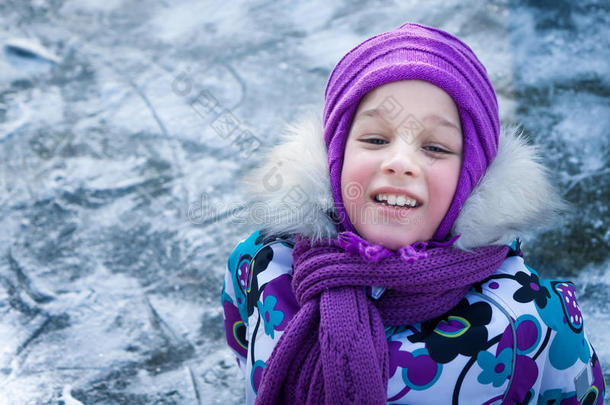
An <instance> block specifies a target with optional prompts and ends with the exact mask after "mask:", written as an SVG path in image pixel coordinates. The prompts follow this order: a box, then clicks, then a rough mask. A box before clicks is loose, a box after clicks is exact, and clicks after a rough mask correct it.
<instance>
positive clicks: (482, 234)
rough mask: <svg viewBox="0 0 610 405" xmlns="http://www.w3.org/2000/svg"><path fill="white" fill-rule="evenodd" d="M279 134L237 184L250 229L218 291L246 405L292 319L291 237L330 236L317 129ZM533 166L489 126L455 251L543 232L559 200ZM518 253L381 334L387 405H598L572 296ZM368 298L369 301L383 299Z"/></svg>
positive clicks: (504, 132)
mask: <svg viewBox="0 0 610 405" xmlns="http://www.w3.org/2000/svg"><path fill="white" fill-rule="evenodd" d="M288 129H289V130H288V131H287V132H286V133H284V134H283V136H282V138H283V139H282V142H280V144H278V145H277V146H274V147H273V148H272V149H271V150H270V153H269V154H268V155H267V156H266V159H265V160H264V163H263V165H261V166H260V167H258V168H257V169H254V170H252V171H250V172H248V174H247V177H246V178H245V179H244V180H245V181H244V183H243V185H244V186H245V187H246V189H247V191H248V193H247V195H246V198H247V199H249V200H250V201H249V202H250V204H249V206H251V207H255V209H253V213H252V214H253V215H251V219H252V218H253V217H256V218H257V219H258V220H259V221H258V223H257V226H258V228H259V229H260V230H259V231H256V232H254V233H253V234H252V235H251V236H249V237H248V238H246V239H245V240H243V241H241V242H240V243H239V244H238V245H237V246H236V248H235V249H234V250H233V252H232V253H231V254H230V257H229V259H228V266H227V272H226V277H225V282H224V288H223V290H222V300H221V301H222V305H223V307H224V315H225V325H226V335H227V342H228V344H229V346H230V347H231V349H232V350H233V351H234V352H235V355H236V356H237V361H238V364H239V366H240V368H241V370H242V371H243V373H244V379H245V390H246V400H247V403H249V404H251V403H253V402H254V400H255V397H256V390H257V387H258V386H259V384H260V381H261V375H262V371H263V370H264V367H265V362H266V361H267V359H268V358H269V356H270V355H271V352H272V350H273V348H274V346H275V344H276V343H277V341H278V339H279V338H280V336H281V335H282V332H283V331H284V330H285V329H286V326H287V324H288V322H290V319H291V318H292V317H293V316H294V314H295V313H296V312H297V310H298V308H299V305H298V303H297V302H296V299H295V297H294V295H293V293H292V287H291V279H292V246H293V242H292V240H291V239H292V236H291V235H295V234H301V235H303V236H305V237H308V238H310V239H312V240H318V239H321V238H326V237H335V236H336V234H337V230H336V227H335V223H336V222H335V221H336V218H335V216H336V213H335V212H334V200H333V197H332V191H331V187H330V178H329V174H328V163H327V155H326V146H325V144H324V141H323V134H322V126H321V123H320V121H319V120H318V119H304V120H301V121H300V122H297V123H296V124H295V125H293V126H291V127H289V128H288ZM539 161H540V158H539V157H538V156H537V155H536V149H535V148H534V147H531V146H529V145H528V144H527V142H526V141H525V140H524V139H523V138H522V137H521V135H520V133H519V130H518V127H514V126H502V127H501V131H500V137H499V143H498V154H497V156H496V158H495V159H494V161H493V162H492V163H491V164H490V165H489V167H488V168H487V171H486V173H485V175H484V176H483V178H482V179H481V180H480V182H479V183H478V184H477V186H476V187H475V189H474V190H473V191H472V193H471V194H470V195H469V196H468V198H467V200H466V201H465V203H464V205H463V206H462V209H461V211H460V213H459V215H458V218H457V219H456V221H455V223H454V224H453V227H452V230H451V234H452V235H458V234H459V235H460V237H459V238H458V239H457V241H455V243H454V246H455V247H456V248H459V249H471V248H474V247H478V246H487V245H511V242H513V241H515V240H516V239H517V238H518V237H527V235H528V233H529V231H530V230H538V229H541V227H543V226H546V225H547V224H548V223H552V221H553V220H554V217H553V213H554V212H555V211H556V209H557V208H559V205H560V204H557V203H558V202H559V201H561V199H560V197H559V196H558V195H557V194H556V192H555V191H554V189H553V187H552V186H551V184H550V182H549V180H548V178H547V175H546V171H545V169H544V167H542V166H541V165H540V164H539V163H538V162H539ZM254 214H255V215H254ZM259 225H260V226H259ZM273 235H275V236H273ZM519 250H520V249H519V247H518V246H517V244H516V243H513V244H512V245H511V253H510V254H509V255H508V257H507V258H506V259H505V261H504V262H503V264H502V265H501V266H500V267H499V268H498V269H497V271H496V272H495V274H493V275H492V276H491V277H489V278H488V279H486V280H484V281H483V282H480V283H478V284H476V285H474V286H473V287H472V289H471V291H470V292H469V293H468V294H467V295H466V296H465V297H464V299H462V301H461V302H460V303H459V304H458V305H457V306H456V307H455V308H453V309H452V310H450V311H449V312H447V313H446V314H445V315H444V316H441V317H439V318H436V319H431V320H428V321H426V322H423V323H421V324H415V325H386V336H387V341H388V349H389V359H390V363H389V365H390V370H389V372H390V375H391V378H390V380H389V383H388V393H387V398H388V403H392V404H411V405H415V404H434V405H441V404H467V405H473V404H474V405H483V404H485V405H487V404H500V403H503V404H545V405H547V404H548V405H551V404H555V405H569V404H579V403H580V404H597V405H599V404H602V403H603V397H604V391H605V385H604V384H605V383H604V381H603V378H602V371H601V367H600V364H599V360H598V358H597V356H596V354H595V351H594V350H593V348H592V347H591V345H590V344H589V341H588V339H587V337H586V334H585V330H584V325H585V321H584V320H583V317H582V314H581V312H580V309H579V307H578V303H577V301H576V297H575V289H574V285H573V284H572V283H570V282H568V281H559V280H549V279H544V278H540V277H539V275H538V274H537V273H536V272H535V271H534V270H532V269H531V268H529V267H528V266H527V265H526V264H525V263H524V261H523V258H522V257H521V254H520V251H519ZM368 291H369V294H370V295H371V299H375V297H379V294H380V293H383V290H381V289H376V288H372V289H368Z"/></svg>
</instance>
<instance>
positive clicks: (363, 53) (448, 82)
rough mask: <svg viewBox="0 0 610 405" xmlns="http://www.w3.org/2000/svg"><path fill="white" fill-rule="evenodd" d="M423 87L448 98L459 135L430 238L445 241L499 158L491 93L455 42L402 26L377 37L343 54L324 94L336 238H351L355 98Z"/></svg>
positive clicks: (468, 53)
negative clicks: (389, 86) (348, 183)
mask: <svg viewBox="0 0 610 405" xmlns="http://www.w3.org/2000/svg"><path fill="white" fill-rule="evenodd" d="M407 79H418V80H425V81H428V82H430V83H432V84H434V85H436V86H438V87H440V88H441V89H443V90H444V91H445V92H446V93H447V94H449V95H450V96H451V98H453V100H454V102H455V104H456V106H457V108H458V113H459V115H460V120H461V123H462V132H463V136H464V139H463V145H464V147H463V151H464V156H463V163H462V170H461V173H460V177H459V181H458V185H457V188H456V192H455V195H454V197H453V201H452V203H451V205H450V207H449V210H448V211H447V214H446V215H445V217H444V219H443V221H442V222H441V224H440V225H439V227H438V229H437V230H436V233H435V235H434V237H433V239H434V240H438V241H441V240H444V239H445V238H446V237H447V236H448V234H449V232H450V231H451V227H452V225H453V223H454V222H455V220H456V218H457V216H458V214H459V212H460V209H461V208H462V205H463V204H464V202H465V201H466V198H467V197H468V195H469V194H470V192H471V191H472V189H473V188H474V187H475V186H476V185H477V183H478V181H479V180H480V179H481V177H482V176H483V174H484V173H485V170H486V169H487V166H488V165H489V164H490V163H491V162H492V161H493V159H494V157H495V156H496V153H497V150H498V137H499V134H500V120H499V116H498V102H497V99H496V94H495V91H494V88H493V86H492V84H491V82H490V81H489V79H488V77H487V73H486V70H485V67H484V66H483V65H482V64H481V62H480V61H479V60H478V59H477V57H476V55H475V54H474V52H473V51H472V50H471V49H470V48H469V47H468V46H467V45H466V44H464V43H463V42H462V41H460V40H459V39H458V38H456V37H455V36H453V35H451V34H449V33H447V32H444V31H442V30H439V29H436V28H432V27H427V26H424V25H420V24H414V23H407V24H404V25H402V26H400V27H398V28H396V29H394V30H392V31H389V32H385V33H382V34H379V35H376V36H374V37H372V38H370V39H368V40H366V41H364V42H363V43H361V44H360V45H358V46H356V47H355V48H354V49H352V50H351V51H350V52H348V53H347V54H346V55H345V56H344V57H343V58H342V59H341V60H340V61H339V63H338V64H337V66H336V67H335V68H334V70H333V71H332V73H331V75H330V78H329V80H328V84H327V86H326V92H325V105H324V140H325V142H326V147H327V150H328V165H329V171H330V183H331V187H332V192H333V199H334V202H335V208H336V210H337V214H338V216H339V219H340V221H341V224H340V226H339V231H344V230H346V231H350V232H356V230H355V228H354V226H353V224H352V223H351V221H350V219H349V217H348V215H347V212H346V211H345V208H344V203H343V199H342V196H341V169H342V166H343V153H344V150H345V144H346V140H347V137H348V135H349V131H350V127H351V123H352V120H353V116H354V113H355V111H356V109H357V107H358V104H359V102H360V100H361V99H362V97H363V96H364V95H365V94H366V93H367V92H369V91H371V90H373V89H375V88H376V87H379V86H381V85H383V84H386V83H389V82H394V81H398V80H407Z"/></svg>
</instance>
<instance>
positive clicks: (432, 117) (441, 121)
mask: <svg viewBox="0 0 610 405" xmlns="http://www.w3.org/2000/svg"><path fill="white" fill-rule="evenodd" d="M422 121H425V122H433V123H435V124H437V125H440V126H443V127H449V128H453V129H455V130H456V131H458V132H459V133H462V130H461V129H460V128H458V126H457V125H455V124H454V123H453V122H451V121H449V120H448V119H446V118H445V117H441V116H440V115H436V114H428V115H426V116H425V117H424V118H423V119H422Z"/></svg>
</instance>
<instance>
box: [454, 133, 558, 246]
mask: <svg viewBox="0 0 610 405" xmlns="http://www.w3.org/2000/svg"><path fill="white" fill-rule="evenodd" d="M541 161H542V159H541V157H540V155H539V152H538V149H537V148H536V146H534V145H530V144H528V143H527V140H526V138H525V136H524V135H523V131H522V130H521V128H520V127H519V126H518V125H502V126H501V128H500V138H499V143H498V154H497V155H496V157H495V159H494V160H493V162H492V163H491V164H490V165H489V167H488V168H487V171H486V173H485V175H484V176H483V177H482V178H481V180H480V181H479V183H478V184H477V186H476V187H475V188H474V189H473V191H472V193H471V194H470V195H469V196H468V198H467V199H466V202H465V203H464V205H463V206H462V209H461V211H460V213H459V215H458V217H457V219H456V221H455V223H454V224H453V228H452V231H451V233H452V234H453V235H456V234H460V235H461V236H460V238H459V239H458V240H457V241H456V242H455V244H454V246H456V247H457V248H460V249H464V250H467V249H472V248H475V247H477V246H486V245H504V244H509V243H510V242H512V241H513V240H514V239H515V238H516V237H517V236H521V237H523V236H524V235H525V234H528V233H532V232H533V231H539V230H540V228H544V227H548V226H549V225H551V224H552V223H553V221H554V220H555V219H556V218H557V215H558V214H559V213H561V211H563V210H565V209H566V208H567V203H566V202H565V201H564V200H563V199H562V198H561V197H560V196H559V194H558V193H557V191H556V190H555V188H554V187H553V186H552V185H551V182H550V181H549V176H548V170H547V169H546V167H544V166H543V165H542V163H541Z"/></svg>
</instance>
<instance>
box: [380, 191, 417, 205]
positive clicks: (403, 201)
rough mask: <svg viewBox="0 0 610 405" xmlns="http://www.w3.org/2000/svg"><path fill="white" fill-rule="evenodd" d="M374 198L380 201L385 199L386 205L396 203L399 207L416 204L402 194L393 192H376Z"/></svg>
mask: <svg viewBox="0 0 610 405" xmlns="http://www.w3.org/2000/svg"><path fill="white" fill-rule="evenodd" d="M375 200H377V201H379V202H382V201H385V202H387V203H388V205H398V206H401V207H404V206H409V207H415V206H417V201H415V200H413V199H411V198H407V197H405V196H404V195H398V196H397V195H394V194H378V195H376V196H375Z"/></svg>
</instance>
